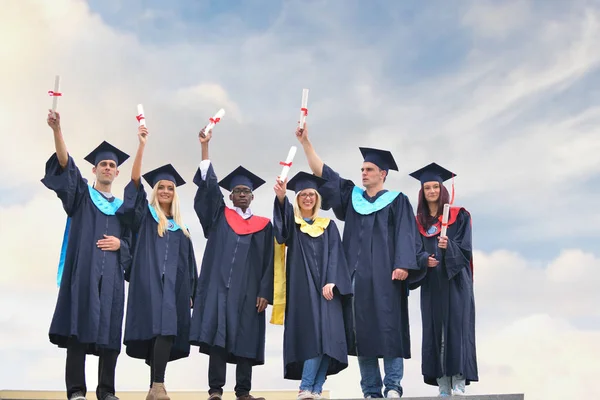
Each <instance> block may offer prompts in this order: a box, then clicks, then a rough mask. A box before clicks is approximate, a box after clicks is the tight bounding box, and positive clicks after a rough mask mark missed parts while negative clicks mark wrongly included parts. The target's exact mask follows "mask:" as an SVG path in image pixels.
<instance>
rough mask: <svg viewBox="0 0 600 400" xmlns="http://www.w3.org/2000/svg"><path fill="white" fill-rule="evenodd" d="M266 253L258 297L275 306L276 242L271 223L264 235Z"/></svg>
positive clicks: (264, 254)
mask: <svg viewBox="0 0 600 400" xmlns="http://www.w3.org/2000/svg"><path fill="white" fill-rule="evenodd" d="M263 246H264V249H263V251H264V253H263V260H264V263H263V270H262V278H261V280H260V290H259V292H258V297H262V298H263V299H267V302H268V303H269V304H271V305H273V290H274V283H273V280H274V276H275V275H274V273H275V272H274V269H273V268H274V266H273V264H274V261H275V260H274V258H275V257H274V255H275V247H274V246H275V240H274V237H273V225H272V224H271V223H270V222H269V224H268V225H267V226H266V227H265V235H264V243H263Z"/></svg>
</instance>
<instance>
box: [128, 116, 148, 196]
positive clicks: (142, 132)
mask: <svg viewBox="0 0 600 400" xmlns="http://www.w3.org/2000/svg"><path fill="white" fill-rule="evenodd" d="M147 137H148V129H146V127H145V126H140V127H139V128H138V139H139V141H140V144H139V145H138V149H137V153H135V160H133V167H131V180H132V181H133V183H134V184H135V187H139V186H140V180H141V179H142V158H143V157H144V149H145V148H146V139H147Z"/></svg>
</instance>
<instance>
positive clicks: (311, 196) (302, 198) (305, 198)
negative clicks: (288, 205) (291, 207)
mask: <svg viewBox="0 0 600 400" xmlns="http://www.w3.org/2000/svg"><path fill="white" fill-rule="evenodd" d="M315 204H317V191H316V190H314V189H304V190H302V191H300V193H298V206H300V209H301V210H303V211H312V210H313V209H314V208H315Z"/></svg>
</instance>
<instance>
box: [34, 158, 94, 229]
mask: <svg viewBox="0 0 600 400" xmlns="http://www.w3.org/2000/svg"><path fill="white" fill-rule="evenodd" d="M42 183H43V184H44V185H45V186H46V187H47V188H48V189H50V190H53V191H54V192H55V193H56V195H57V196H58V198H59V199H60V201H61V202H62V205H63V208H64V210H65V212H66V213H67V215H68V216H69V217H71V216H73V214H74V213H75V211H76V210H77V208H78V207H79V205H80V204H81V200H82V199H83V198H84V196H86V194H87V193H88V187H87V186H88V185H87V181H86V180H85V179H84V178H83V177H82V176H81V172H80V171H79V168H77V166H76V165H75V161H74V160H73V158H72V157H71V156H69V159H68V161H67V166H66V167H65V168H64V169H63V168H62V167H61V166H60V163H59V162H58V156H57V155H56V153H54V154H53V155H52V156H51V157H50V158H49V159H48V161H47V162H46V172H45V175H44V178H43V179H42Z"/></svg>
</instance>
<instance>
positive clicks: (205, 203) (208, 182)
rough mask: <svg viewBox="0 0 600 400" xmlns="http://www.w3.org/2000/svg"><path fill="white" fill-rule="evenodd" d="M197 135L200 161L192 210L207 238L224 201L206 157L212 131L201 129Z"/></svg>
mask: <svg viewBox="0 0 600 400" xmlns="http://www.w3.org/2000/svg"><path fill="white" fill-rule="evenodd" d="M198 136H199V139H200V144H201V146H202V161H201V162H200V166H199V168H198V171H197V172H196V175H195V176H194V183H195V184H196V186H198V190H197V191H196V196H195V197H194V210H195V211H196V215H197V216H198V219H199V220H200V224H201V225H202V229H203V231H204V237H206V238H208V234H209V232H210V230H211V228H212V226H213V223H214V222H215V221H216V219H217V218H218V217H219V215H220V212H221V211H222V209H223V208H224V207H225V201H224V200H223V193H221V189H220V188H219V183H218V181H217V175H216V174H215V171H214V169H213V167H212V163H211V162H210V160H209V158H208V142H209V141H210V139H211V137H212V131H209V132H208V134H205V133H204V130H202V131H200V134H199V135H198Z"/></svg>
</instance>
